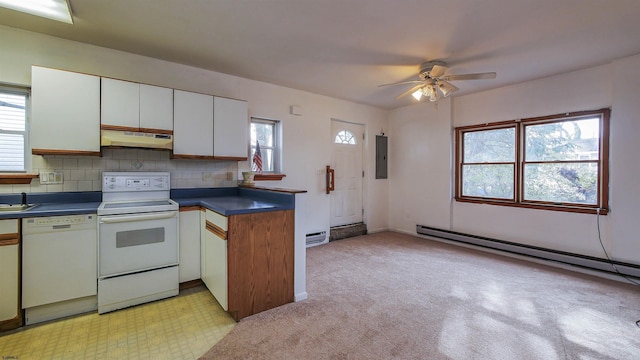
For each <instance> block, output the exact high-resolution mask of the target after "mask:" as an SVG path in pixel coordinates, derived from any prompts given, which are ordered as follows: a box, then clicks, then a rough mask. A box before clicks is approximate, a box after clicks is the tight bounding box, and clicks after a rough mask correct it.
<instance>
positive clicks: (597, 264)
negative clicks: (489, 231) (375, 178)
mask: <svg viewBox="0 0 640 360" xmlns="http://www.w3.org/2000/svg"><path fill="white" fill-rule="evenodd" d="M416 232H417V233H418V234H419V235H426V236H431V237H435V238H440V239H445V240H449V241H454V242H460V243H464V244H468V245H474V246H478V247H482V248H488V249H492V250H499V251H504V252H508V253H511V254H517V255H524V256H528V257H533V258H536V259H542V260H548V261H554V262H558V263H562V264H568V265H572V266H577V267H581V268H585V269H590V270H597V271H603V272H607V273H612V274H616V270H615V269H614V268H613V266H612V264H614V265H615V267H616V268H617V269H618V271H619V272H620V273H621V274H623V275H625V276H629V277H634V278H638V279H640V266H638V265H635V264H629V263H624V262H619V261H609V260H607V259H602V258H597V257H592V256H586V255H579V254H573V253H569V252H564V251H558V250H552V249H546V248H541V247H536V246H531V245H523V244H518V243H514V242H509V241H504V240H498V239H492V238H488V237H483V236H477V235H471V234H465V233H460V232H456V231H450V230H444V229H438V228H433V227H429V226H424V225H416Z"/></svg>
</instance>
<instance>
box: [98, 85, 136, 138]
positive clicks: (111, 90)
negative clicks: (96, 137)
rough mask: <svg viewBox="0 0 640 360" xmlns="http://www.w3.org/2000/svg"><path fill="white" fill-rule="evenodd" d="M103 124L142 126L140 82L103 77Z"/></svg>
mask: <svg viewBox="0 0 640 360" xmlns="http://www.w3.org/2000/svg"><path fill="white" fill-rule="evenodd" d="M100 123H101V125H112V126H123V127H128V128H136V129H137V128H139V127H140V84H138V83H134V82H129V81H121V80H115V79H109V78H102V102H101V104H100Z"/></svg>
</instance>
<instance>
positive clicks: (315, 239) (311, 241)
mask: <svg viewBox="0 0 640 360" xmlns="http://www.w3.org/2000/svg"><path fill="white" fill-rule="evenodd" d="M326 238H327V232H326V231H320V232H317V233H312V234H307V237H306V240H307V246H309V245H315V244H319V243H321V242H323V241H324V240H325V239H326Z"/></svg>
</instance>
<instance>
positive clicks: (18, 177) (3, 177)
mask: <svg viewBox="0 0 640 360" xmlns="http://www.w3.org/2000/svg"><path fill="white" fill-rule="evenodd" d="M39 176H40V175H38V174H0V184H2V185H7V184H21V185H24V184H30V183H31V180H33V179H35V178H37V177H39Z"/></svg>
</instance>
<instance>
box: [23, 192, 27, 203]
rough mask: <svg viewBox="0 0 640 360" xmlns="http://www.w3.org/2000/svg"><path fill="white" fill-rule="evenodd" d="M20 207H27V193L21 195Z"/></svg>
mask: <svg viewBox="0 0 640 360" xmlns="http://www.w3.org/2000/svg"><path fill="white" fill-rule="evenodd" d="M22 205H27V193H22Z"/></svg>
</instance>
